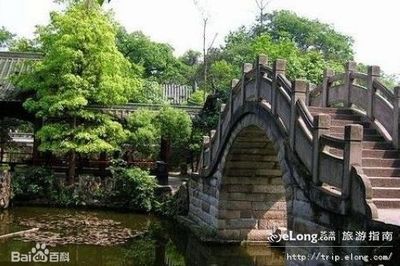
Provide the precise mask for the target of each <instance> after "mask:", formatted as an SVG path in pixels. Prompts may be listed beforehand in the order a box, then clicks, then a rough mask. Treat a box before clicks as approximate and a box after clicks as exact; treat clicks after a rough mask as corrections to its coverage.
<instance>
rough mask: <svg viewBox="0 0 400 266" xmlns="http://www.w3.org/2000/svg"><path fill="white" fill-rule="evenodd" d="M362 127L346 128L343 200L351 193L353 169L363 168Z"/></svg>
mask: <svg viewBox="0 0 400 266" xmlns="http://www.w3.org/2000/svg"><path fill="white" fill-rule="evenodd" d="M362 139H363V126H362V125H354V124H352V125H347V126H345V127H344V140H345V146H344V151H343V163H344V165H343V179H342V198H343V199H347V198H348V197H349V196H350V193H351V178H350V177H351V167H352V166H353V165H359V166H362Z"/></svg>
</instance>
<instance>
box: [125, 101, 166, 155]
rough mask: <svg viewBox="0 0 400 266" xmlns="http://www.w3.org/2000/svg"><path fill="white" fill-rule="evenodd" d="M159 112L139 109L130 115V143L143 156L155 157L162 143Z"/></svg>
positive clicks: (128, 125) (128, 122)
mask: <svg viewBox="0 0 400 266" xmlns="http://www.w3.org/2000/svg"><path fill="white" fill-rule="evenodd" d="M156 115H157V113H156V112H154V111H151V110H147V109H139V110H137V111H136V112H134V113H133V114H131V115H130V116H129V117H128V119H127V120H128V121H127V127H128V129H129V132H130V133H129V137H128V143H129V144H130V145H131V146H132V147H133V149H134V150H135V151H136V152H138V153H139V154H138V156H139V157H142V158H155V156H156V152H157V148H158V147H159V143H160V130H159V128H158V125H156V124H155V123H154V122H155V117H156Z"/></svg>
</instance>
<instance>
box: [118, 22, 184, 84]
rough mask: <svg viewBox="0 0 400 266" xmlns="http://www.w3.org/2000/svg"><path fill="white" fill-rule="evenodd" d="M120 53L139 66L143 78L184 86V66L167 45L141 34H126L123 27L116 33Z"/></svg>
mask: <svg viewBox="0 0 400 266" xmlns="http://www.w3.org/2000/svg"><path fill="white" fill-rule="evenodd" d="M117 45H118V49H119V50H120V51H121V53H122V54H123V55H124V56H125V57H126V58H127V59H128V60H129V61H130V62H131V63H133V64H137V65H141V66H142V67H143V69H144V72H143V77H144V78H147V79H152V80H155V81H157V82H159V83H163V84H165V83H177V84H186V83H187V79H186V76H185V74H186V69H187V68H186V66H185V65H184V64H183V63H182V62H180V61H179V60H177V58H176V57H175V56H174V54H173V52H174V49H173V48H172V46H170V45H169V44H165V43H157V42H154V41H152V40H150V38H149V37H148V36H146V35H144V34H143V33H142V32H132V33H128V32H127V31H126V30H125V29H124V28H123V27H119V29H118V32H117Z"/></svg>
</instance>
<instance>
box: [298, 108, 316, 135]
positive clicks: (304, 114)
mask: <svg viewBox="0 0 400 266" xmlns="http://www.w3.org/2000/svg"><path fill="white" fill-rule="evenodd" d="M296 106H297V110H298V112H299V115H300V117H301V118H302V119H303V121H304V123H305V124H306V125H307V128H308V129H309V130H310V131H311V130H312V129H313V127H314V118H313V116H312V115H311V113H310V111H309V110H308V108H307V107H306V105H305V103H304V102H303V101H297V102H296Z"/></svg>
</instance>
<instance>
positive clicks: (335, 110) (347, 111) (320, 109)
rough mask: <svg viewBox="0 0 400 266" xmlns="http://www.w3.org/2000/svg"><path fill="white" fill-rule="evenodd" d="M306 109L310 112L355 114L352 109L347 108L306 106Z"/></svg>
mask: <svg viewBox="0 0 400 266" xmlns="http://www.w3.org/2000/svg"><path fill="white" fill-rule="evenodd" d="M308 111H310V113H311V114H321V113H322V114H355V113H354V110H352V109H349V108H333V107H318V106H308Z"/></svg>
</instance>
